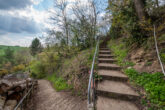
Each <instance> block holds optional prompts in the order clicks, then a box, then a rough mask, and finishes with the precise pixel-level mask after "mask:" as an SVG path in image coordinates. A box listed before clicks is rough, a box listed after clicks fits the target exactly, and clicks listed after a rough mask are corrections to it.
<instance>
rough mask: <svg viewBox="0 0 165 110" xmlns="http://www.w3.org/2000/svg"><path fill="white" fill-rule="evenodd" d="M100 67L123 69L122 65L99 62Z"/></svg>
mask: <svg viewBox="0 0 165 110" xmlns="http://www.w3.org/2000/svg"><path fill="white" fill-rule="evenodd" d="M98 68H99V69H102V70H121V67H120V66H118V65H116V64H111V63H99V64H98Z"/></svg>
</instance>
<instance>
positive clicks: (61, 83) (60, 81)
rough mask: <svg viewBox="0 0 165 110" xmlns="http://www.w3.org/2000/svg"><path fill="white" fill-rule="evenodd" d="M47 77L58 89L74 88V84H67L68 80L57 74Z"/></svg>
mask: <svg viewBox="0 0 165 110" xmlns="http://www.w3.org/2000/svg"><path fill="white" fill-rule="evenodd" d="M46 79H47V80H49V81H50V82H51V83H52V85H53V87H54V88H55V89H56V91H61V90H70V89H72V88H73V87H72V85H69V84H67V81H66V80H64V78H62V77H57V76H56V74H53V75H49V76H47V78H46Z"/></svg>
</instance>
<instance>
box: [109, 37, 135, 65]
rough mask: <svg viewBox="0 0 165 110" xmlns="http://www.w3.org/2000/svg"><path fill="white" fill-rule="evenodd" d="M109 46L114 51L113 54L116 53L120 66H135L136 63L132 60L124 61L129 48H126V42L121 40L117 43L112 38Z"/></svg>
mask: <svg viewBox="0 0 165 110" xmlns="http://www.w3.org/2000/svg"><path fill="white" fill-rule="evenodd" d="M108 46H109V48H110V49H111V50H112V51H113V54H114V55H115V57H116V59H117V64H118V65H120V66H133V65H134V63H132V62H128V61H127V62H126V61H124V60H125V58H126V56H127V54H128V49H127V48H126V46H125V45H124V43H122V42H120V43H118V44H117V43H116V42H115V41H114V40H111V41H110V42H109V45H108Z"/></svg>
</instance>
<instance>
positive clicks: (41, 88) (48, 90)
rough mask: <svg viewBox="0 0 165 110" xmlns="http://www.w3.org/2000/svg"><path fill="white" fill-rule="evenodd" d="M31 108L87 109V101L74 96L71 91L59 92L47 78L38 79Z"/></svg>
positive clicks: (38, 109)
mask: <svg viewBox="0 0 165 110" xmlns="http://www.w3.org/2000/svg"><path fill="white" fill-rule="evenodd" d="M38 84H39V85H38V91H37V93H36V95H35V96H34V100H33V104H34V107H33V108H32V109H31V110H87V101H86V100H81V99H80V98H78V97H74V96H72V95H71V93H70V92H57V91H55V90H54V88H53V87H52V86H51V84H50V82H49V81H47V80H39V81H38Z"/></svg>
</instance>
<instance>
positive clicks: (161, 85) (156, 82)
mask: <svg viewBox="0 0 165 110" xmlns="http://www.w3.org/2000/svg"><path fill="white" fill-rule="evenodd" d="M117 44H119V45H117ZM109 48H110V49H111V50H112V51H113V53H114V55H115V56H116V59H117V61H118V62H117V63H118V64H119V65H120V66H122V67H123V68H124V72H125V73H126V74H127V75H128V77H129V78H130V80H131V82H132V84H133V85H136V86H137V87H140V88H143V89H144V90H145V92H146V94H144V93H141V94H142V95H143V98H142V100H141V103H142V104H143V105H144V106H148V110H165V107H164V105H165V80H164V76H163V74H162V73H154V74H150V73H138V72H137V71H136V70H135V69H133V68H131V69H127V67H128V66H133V65H134V64H133V63H132V62H129V61H126V60H125V58H126V57H127V53H128V51H129V48H126V46H125V43H124V42H122V40H111V41H110V42H109Z"/></svg>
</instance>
